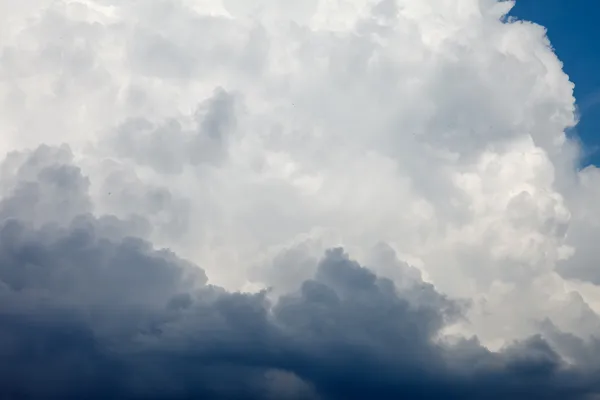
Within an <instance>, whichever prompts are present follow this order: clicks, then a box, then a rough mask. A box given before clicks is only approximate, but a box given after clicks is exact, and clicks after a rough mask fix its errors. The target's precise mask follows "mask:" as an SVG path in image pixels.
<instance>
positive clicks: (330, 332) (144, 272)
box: [0, 147, 600, 399]
mask: <svg viewBox="0 0 600 400" xmlns="http://www.w3.org/2000/svg"><path fill="white" fill-rule="evenodd" d="M11 157H21V158H20V161H19V162H15V163H14V165H15V166H16V167H15V168H13V169H12V170H10V168H9V166H10V165H11V164H10V157H9V161H7V163H6V164H5V167H6V168H7V169H8V170H10V171H12V172H11V173H7V174H5V176H6V177H9V178H10V179H12V180H13V181H14V182H12V184H11V185H6V186H5V187H6V189H5V191H4V197H3V201H2V202H1V203H0V216H1V217H2V220H1V221H0V397H2V398H17V399H22V398H23V399H26V398H27V399H38V398H40V399H41V398H64V399H67V398H103V399H104V398H115V399H119V398H123V399H192V398H223V399H365V398H378V399H386V398H390V399H391V398H394V399H395V398H411V399H412V398H414V399H424V398H431V399H433V398H436V399H437V398H444V399H481V398H486V399H519V398H522V399H529V398H534V397H537V398H543V399H578V398H585V396H588V395H591V394H593V393H596V392H598V390H599V389H600V388H599V385H598V379H597V376H598V372H600V371H599V370H598V366H599V365H598V363H597V362H595V361H594V357H592V356H591V354H600V353H599V350H598V345H597V343H596V342H591V343H586V342H583V341H582V340H581V339H579V338H576V337H574V336H571V335H566V334H563V333H561V332H560V331H558V330H556V329H555V328H553V327H551V326H550V325H547V326H546V327H545V328H544V329H542V331H543V332H545V336H544V337H546V336H547V337H549V338H550V339H551V341H550V342H549V341H547V339H545V338H544V337H542V336H541V335H538V336H534V337H531V338H529V339H528V340H525V341H521V342H515V343H513V344H512V345H510V346H508V347H506V348H504V349H502V350H501V351H498V352H492V351H490V350H488V349H486V348H485V347H483V346H481V345H480V344H479V342H478V341H477V339H476V338H471V339H457V340H456V341H454V342H450V341H449V340H445V341H441V340H438V339H439V336H440V332H441V330H442V329H443V328H444V327H445V326H447V325H448V324H449V323H452V322H454V321H456V320H457V319H459V318H463V316H462V311H463V310H462V305H461V303H460V302H456V301H454V300H452V299H449V298H447V297H446V296H444V295H442V294H440V293H438V292H437V291H436V289H435V287H434V286H432V285H429V284H426V283H424V282H423V281H422V280H421V278H420V276H418V274H417V273H416V272H415V271H414V270H412V269H411V267H409V266H407V265H398V266H397V267H398V268H397V269H395V271H396V273H403V274H405V275H406V279H405V280H404V281H403V280H402V279H400V280H399V281H398V282H401V284H399V285H395V284H394V283H393V282H392V281H391V280H389V279H387V278H382V277H379V276H377V275H376V274H374V273H373V272H371V270H370V269H368V268H365V267H363V266H361V265H360V264H358V263H357V262H355V261H353V260H352V259H350V258H349V256H348V255H347V254H345V253H344V251H343V250H342V249H340V248H337V249H331V250H328V251H327V252H326V253H325V254H324V256H323V257H322V258H321V260H320V261H319V262H318V264H317V267H316V270H315V271H314V273H313V274H312V276H311V277H309V278H308V279H305V280H304V281H303V282H302V283H301V284H300V285H299V289H297V290H292V289H290V292H288V293H286V294H283V295H282V296H281V297H279V298H278V299H277V300H276V301H270V300H269V298H268V296H267V294H268V293H267V292H259V293H254V294H251V293H236V292H228V291H226V290H224V289H222V288H219V287H216V286H211V285H208V284H207V278H206V276H205V274H204V272H203V270H202V269H201V268H200V267H199V266H196V265H193V264H191V263H189V262H187V261H185V260H182V259H180V258H179V257H177V255H175V254H173V253H172V252H170V251H168V250H164V249H163V250H161V249H156V248H155V247H154V246H153V245H152V244H151V243H148V242H147V241H144V240H143V239H140V238H136V237H134V236H132V233H131V232H134V231H132V230H131V226H130V224H129V223H127V222H125V221H121V220H119V219H118V218H116V217H111V216H105V217H96V216H93V215H92V214H91V211H92V210H91V208H90V207H88V206H83V205H81V204H87V203H86V202H85V201H83V200H82V199H85V198H86V193H87V184H86V179H85V178H84V177H83V176H82V174H81V172H80V171H79V169H78V168H77V167H75V166H74V165H73V164H72V162H71V158H70V157H69V152H68V149H67V148H59V149H54V148H48V147H41V148H39V149H37V150H36V151H33V152H31V153H28V154H25V155H23V154H22V155H16V154H15V155H12V156H11ZM52 160H54V161H52ZM10 179H8V178H7V179H6V180H5V182H8V181H10ZM25 186H26V187H30V186H31V187H35V188H36V189H35V190H25V191H24V190H23V189H22V188H23V187H25ZM58 189H60V190H58ZM40 199H43V201H44V203H43V205H44V206H43V207H41V208H40V207H39V202H40ZM70 201H71V202H74V203H69V202H70ZM65 202H66V204H77V205H81V206H77V207H73V210H72V211H73V212H72V213H66V212H63V211H64V210H63V209H62V208H60V207H61V205H64V204H65ZM78 207H80V208H78ZM29 209H33V210H36V213H27V212H26V211H27V210H29ZM42 210H44V211H45V212H48V213H50V214H56V215H60V218H61V220H60V221H59V222H60V223H58V222H57V220H56V219H55V218H47V219H44V218H41V217H39V215H40V214H39V213H40V212H41V211H42ZM57 210H58V211H57ZM76 211H79V212H80V213H79V214H77V215H75V214H76ZM56 215H55V216H56ZM32 222H35V223H32ZM390 251H391V249H389V248H386V247H385V246H382V247H380V248H379V250H378V252H377V253H376V256H375V257H374V258H373V262H382V263H384V264H385V263H387V264H390V263H392V264H393V260H392V261H390V257H391V253H390ZM292 258H293V257H292ZM285 259H286V258H285V257H283V258H281V260H279V262H285ZM398 271H400V272H398ZM549 326H550V327H549ZM551 328H552V329H551ZM551 343H552V345H551ZM554 346H557V347H556V348H558V349H560V350H561V354H567V355H569V357H570V359H569V361H572V363H571V364H569V363H567V360H565V359H563V358H562V357H561V356H560V355H559V353H557V351H556V350H555V347H554ZM573 361H574V363H573Z"/></svg>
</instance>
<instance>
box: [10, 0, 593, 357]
mask: <svg viewBox="0 0 600 400" xmlns="http://www.w3.org/2000/svg"><path fill="white" fill-rule="evenodd" d="M510 6H511V2H501V1H496V0H422V1H408V0H398V1H391V0H382V1H375V0H336V1H324V0H313V1H305V2H298V1H296V2H294V1H284V0H248V1H238V0H223V1H222V2H221V1H218V0H160V1H152V2H150V1H134V0H119V1H117V0H86V1H83V0H81V1H66V0H61V1H54V2H51V3H49V2H43V1H34V0H29V1H20V2H14V1H8V0H0V32H1V34H0V104H2V107H3V109H4V110H5V111H6V112H4V113H3V114H2V116H1V117H0V129H1V130H2V135H1V139H0V150H2V151H5V152H8V151H11V150H15V149H24V148H37V146H38V145H39V144H42V143H45V144H49V145H56V144H61V143H67V144H69V146H70V148H71V149H72V151H73V158H74V162H75V163H76V164H77V165H79V166H80V167H81V168H82V171H83V174H84V175H85V176H87V177H89V182H88V181H86V182H88V183H86V185H87V184H89V191H88V190H87V189H86V191H85V193H86V195H85V196H83V195H82V196H83V197H75V198H70V197H69V195H68V194H67V193H65V194H64V196H65V198H68V199H67V200H68V201H67V200H66V201H67V202H66V203H65V204H67V206H64V205H63V206H62V208H60V207H59V208H56V209H54V208H52V207H54V206H55V203H53V202H49V203H48V204H46V203H45V202H44V197H45V196H54V195H55V193H54V192H52V193H50V192H46V191H45V190H46V189H47V190H54V189H52V187H50V186H52V185H50V186H48V187H45V186H44V185H43V184H42V183H43V182H42V183H41V184H39V185H38V189H39V191H38V196H39V201H37V202H35V204H32V205H31V212H29V211H26V212H25V213H24V214H17V211H18V212H20V213H23V210H22V209H20V208H18V207H16V205H21V204H29V203H26V202H25V203H23V200H19V199H18V197H16V195H12V194H11V193H12V191H13V189H14V187H15V185H18V184H19V182H21V181H23V180H27V179H29V180H31V179H33V180H35V179H38V178H37V175H35V174H37V173H38V172H37V170H35V174H34V175H32V177H28V175H27V169H26V168H25V167H22V168H21V169H20V170H18V171H17V170H14V168H17V169H18V168H19V164H18V162H17V161H15V160H17V158H18V157H19V156H16V155H14V156H10V157H8V158H7V161H6V162H5V169H4V170H3V171H2V174H3V175H2V185H3V186H2V189H3V192H2V194H3V196H4V197H3V199H4V200H3V201H4V203H3V204H9V203H10V202H11V201H12V202H13V203H14V204H16V205H15V206H14V207H13V208H10V207H9V206H3V208H2V210H3V212H4V213H5V214H11V215H8V216H13V217H21V218H30V219H31V220H32V221H34V222H35V223H42V222H51V221H52V220H58V221H62V222H64V223H65V224H67V222H68V220H70V219H71V218H73V217H74V215H75V214H78V213H81V212H88V211H90V212H93V213H95V214H96V215H103V214H112V215H115V216H117V217H118V218H121V219H122V220H127V221H129V222H128V223H129V224H130V228H131V227H135V229H134V228H131V229H133V231H134V232H135V233H136V234H137V235H142V236H145V237H146V238H147V239H149V240H152V241H153V242H154V243H155V244H156V245H157V246H166V247H169V248H171V249H172V250H173V251H175V252H176V253H177V254H178V255H180V256H181V257H184V258H186V259H189V260H191V261H192V262H194V263H196V264H198V265H199V266H200V267H202V268H203V269H205V270H206V272H207V275H208V278H209V281H211V282H213V283H216V284H218V285H222V286H224V287H226V288H228V289H240V288H250V287H252V288H257V287H264V286H270V285H274V286H275V293H277V294H281V293H287V292H288V291H290V290H293V289H295V288H297V287H298V286H299V284H300V283H301V282H303V281H304V280H305V279H308V278H310V277H311V276H313V273H314V271H315V270H316V263H317V261H316V260H318V259H319V258H320V257H321V255H322V253H323V251H324V250H325V249H327V248H328V247H331V246H336V245H343V246H344V247H345V248H346V249H347V250H348V251H349V252H350V254H351V255H352V257H354V258H356V259H358V260H359V261H360V262H364V263H370V262H371V261H373V260H375V261H376V262H373V265H371V264H369V265H368V266H369V267H370V268H372V269H373V270H374V271H376V272H377V273H379V274H382V275H384V276H387V277H389V278H391V279H393V280H394V281H395V282H396V283H397V285H399V286H402V284H403V280H404V279H406V274H409V275H410V274H413V273H415V274H416V272H415V271H416V270H414V268H418V270H419V271H420V274H421V276H422V277H423V278H424V279H426V280H428V281H429V282H431V283H433V284H434V285H435V287H436V288H437V289H438V290H440V291H442V292H444V293H447V294H449V295H451V296H452V297H454V298H464V299H470V300H471V301H472V306H471V308H470V311H469V313H468V315H467V316H468V321H463V322H462V323H461V324H460V326H454V327H453V329H454V330H455V331H458V332H461V333H466V334H477V335H478V337H479V338H480V339H481V340H482V341H483V343H484V344H488V345H489V346H491V347H495V346H498V345H501V344H504V343H507V342H508V341H510V340H512V339H517V338H519V339H521V338H524V337H526V336H527V335H530V334H533V333H537V332H538V331H539V325H538V322H539V321H541V320H544V319H545V318H549V319H550V320H552V322H553V323H554V324H555V325H556V326H558V327H559V328H560V329H561V330H563V331H568V332H572V333H575V334H579V335H582V336H584V337H589V336H591V335H593V334H594V331H595V329H596V327H598V322H597V319H598V316H597V315H596V314H595V313H596V312H600V290H599V289H598V287H597V286H595V285H597V284H598V283H600V273H599V272H597V268H596V260H597V259H598V257H599V256H600V254H599V253H598V250H597V249H596V248H597V246H595V242H594V238H595V237H596V236H597V234H598V233H599V232H598V231H599V230H600V222H599V221H598V217H597V215H598V212H597V207H598V206H597V204H598V202H597V201H596V200H597V198H598V195H599V193H600V191H599V189H598V188H599V187H600V174H599V173H598V170H597V169H596V168H595V167H588V168H587V169H585V170H583V171H577V170H576V168H575V166H576V164H577V157H578V148H577V144H576V143H575V142H573V141H572V140H570V139H568V138H567V137H566V136H565V130H566V129H568V128H570V127H572V126H573V125H574V124H575V122H576V115H575V103H574V102H575V99H574V98H573V94H572V90H573V84H572V83H571V82H569V79H568V77H567V76H566V75H565V73H564V72H563V71H562V65H561V63H560V61H559V60H558V58H557V57H556V55H555V54H554V53H553V51H552V49H551V47H550V46H549V43H548V40H547V38H546V37H545V31H544V29H543V28H542V27H540V26H537V25H534V24H531V23H527V22H518V21H515V22H505V21H503V18H504V16H505V14H506V12H507V11H508V10H509V9H510ZM39 151H40V150H38V152H39ZM11 157H12V158H11ZM15 157H17V158H15ZM21 157H22V156H21ZM69 157H70V156H69ZM69 162H70V161H69ZM11 163H13V164H14V163H17V164H14V165H13V164H11ZM23 168H25V169H23ZM63 172H64V171H63ZM82 179H84V178H82ZM86 179H87V178H86ZM81 182H83V181H81ZM81 184H82V185H83V183H81ZM86 188H87V186H86ZM78 190H79V189H78ZM21 193H25V194H24V195H27V193H26V192H21ZM78 193H79V194H80V192H77V193H75V194H77V196H79V194H78ZM87 193H89V194H87ZM15 202H16V203H15ZM48 215H51V216H52V218H47V216H48ZM3 216H5V215H4V214H3ZM45 216H46V217H45ZM135 221H137V222H135ZM381 243H386V244H387V245H386V246H388V247H389V249H393V252H394V253H393V254H395V255H396V256H397V257H398V259H395V258H393V257H392V258H385V257H384V258H385V260H387V261H385V260H383V259H382V258H381V257H383V256H381V254H380V253H379V252H381V251H383V250H382V247H381V246H382V245H381ZM386 248H387V247H386ZM374 249H375V250H374ZM390 251H391V250H390ZM384 253H385V252H384ZM385 254H387V253H385ZM382 260H383V261H382ZM399 271H400V272H399ZM409 271H412V272H409ZM417 275H418V274H417ZM411 276H412V275H411ZM573 310H580V311H581V310H584V311H581V313H580V314H581V315H583V316H582V317H576V316H574V315H575V314H577V312H574V311H573ZM578 312H579V311H578ZM578 315H579V314H578Z"/></svg>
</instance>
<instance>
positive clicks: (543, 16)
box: [512, 0, 600, 165]
mask: <svg viewBox="0 0 600 400" xmlns="http://www.w3.org/2000/svg"><path fill="white" fill-rule="evenodd" d="M512 15H513V16H516V17H518V18H519V19H525V20H529V21H533V22H536V23H538V24H540V25H543V26H545V27H546V28H547V29H548V36H549V38H550V41H551V42H552V45H553V46H554V48H555V50H556V53H557V54H558V57H559V58H560V59H561V60H562V61H563V63H564V70H565V72H566V73H567V74H568V75H569V77H570V78H571V81H572V82H574V83H575V97H576V99H577V103H578V106H579V108H580V112H581V120H580V122H579V125H578V126H577V127H576V129H575V132H576V134H578V135H579V136H580V138H581V140H582V141H583V143H584V144H585V145H586V150H587V151H589V152H590V154H589V156H588V157H587V158H586V160H584V163H592V164H595V165H600V73H599V72H600V41H598V38H600V24H598V20H599V19H600V2H598V1H592V0H517V4H516V6H515V8H514V9H513V11H512Z"/></svg>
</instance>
